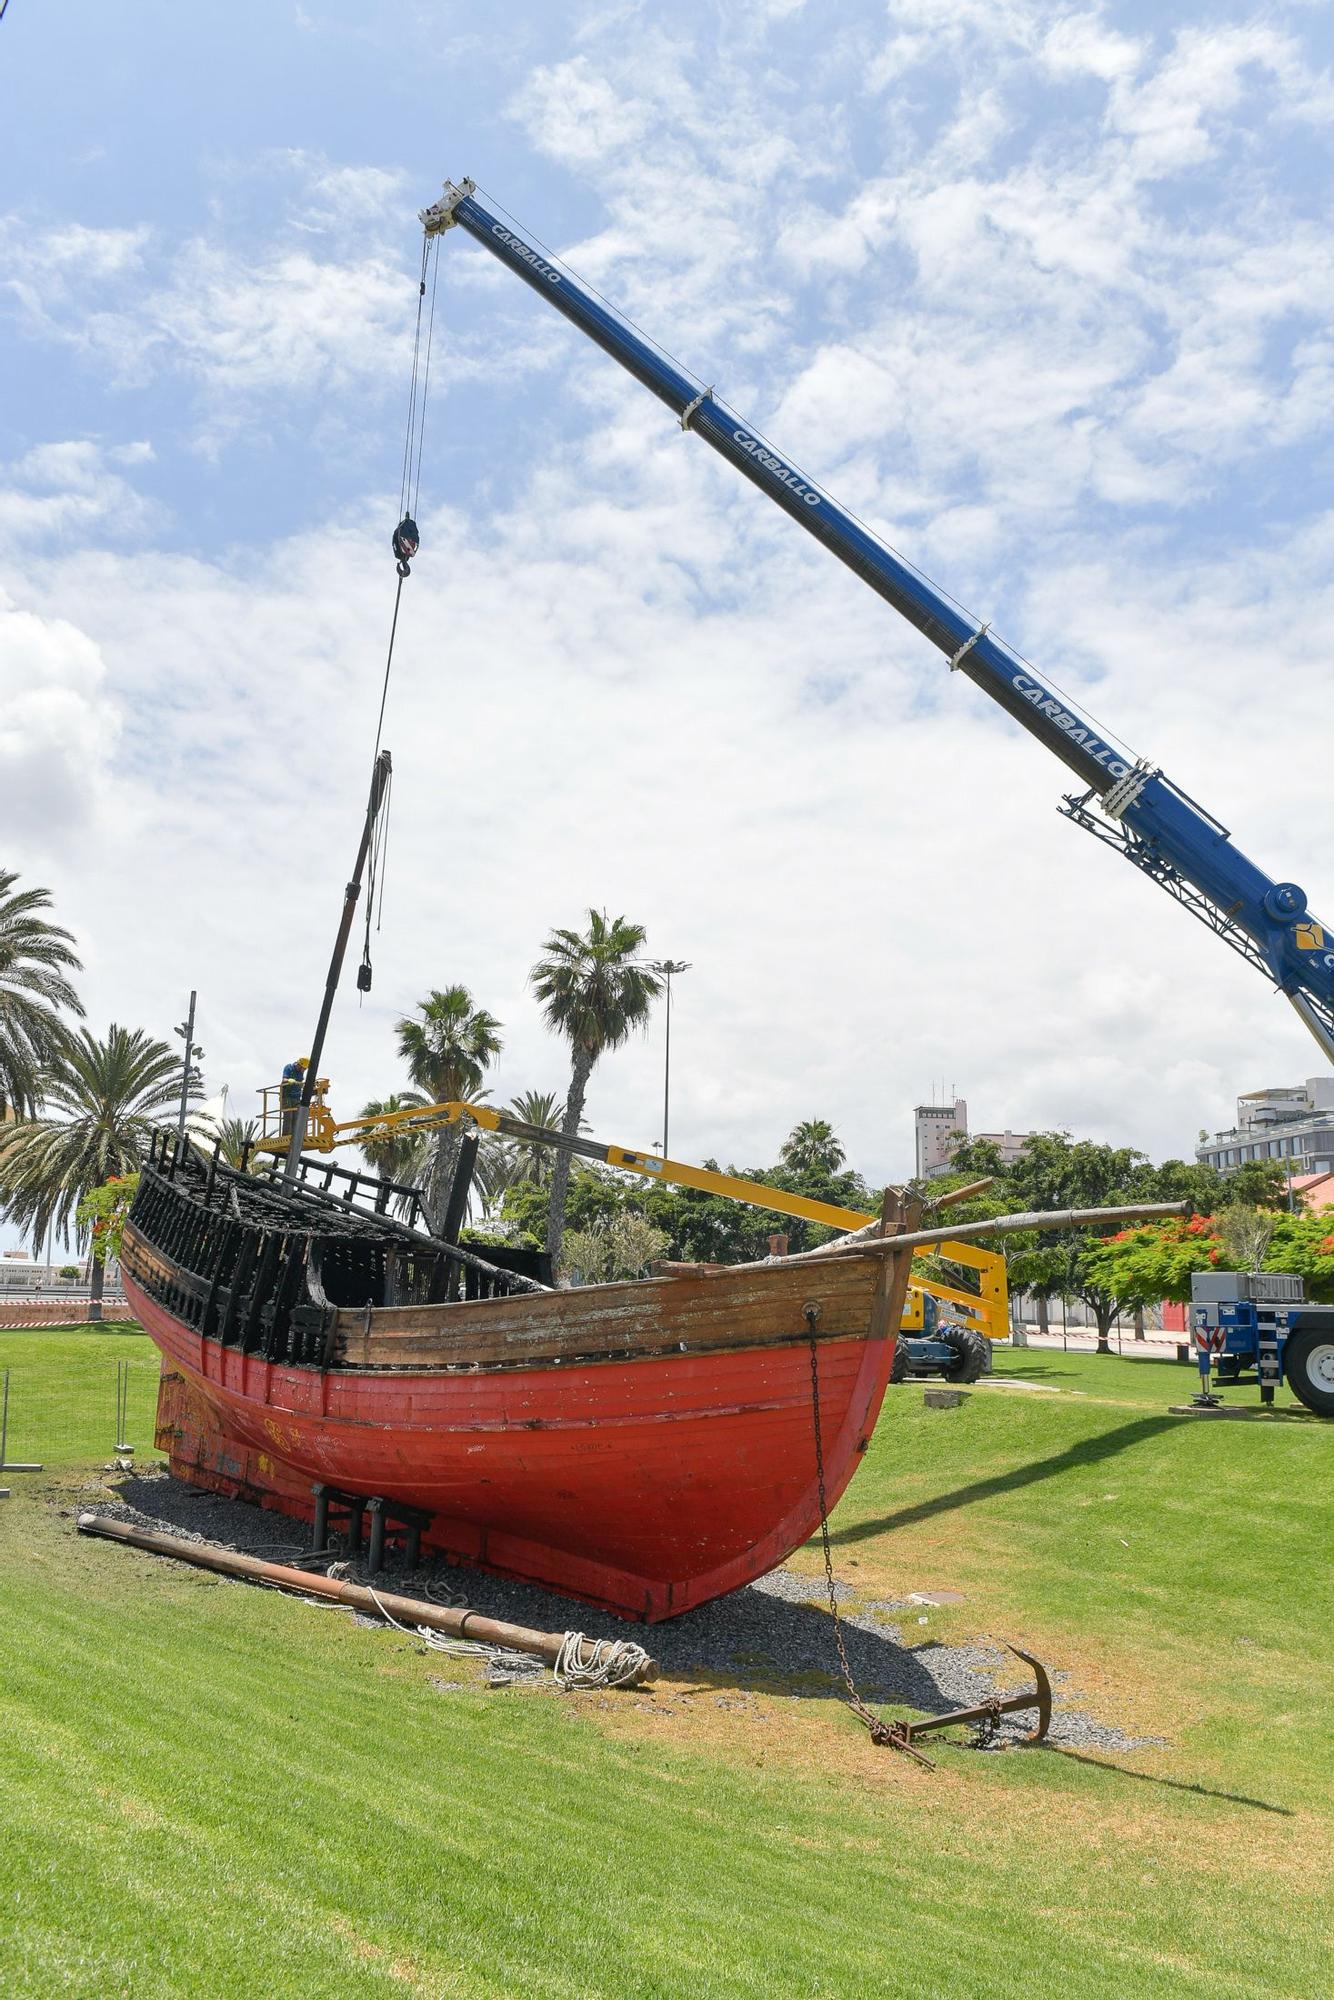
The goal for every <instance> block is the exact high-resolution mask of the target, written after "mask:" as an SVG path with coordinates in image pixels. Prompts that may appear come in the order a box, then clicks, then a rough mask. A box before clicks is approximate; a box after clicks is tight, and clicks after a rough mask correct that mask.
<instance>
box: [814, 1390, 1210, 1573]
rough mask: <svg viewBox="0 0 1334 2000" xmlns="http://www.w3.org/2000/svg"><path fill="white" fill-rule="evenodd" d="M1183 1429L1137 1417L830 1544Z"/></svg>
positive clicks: (858, 1527) (1171, 1420)
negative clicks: (1166, 1432)
mask: <svg viewBox="0 0 1334 2000" xmlns="http://www.w3.org/2000/svg"><path fill="white" fill-rule="evenodd" d="M1179 1426H1180V1418H1178V1417H1137V1418H1136V1419H1135V1421H1134V1423H1130V1424H1119V1425H1118V1426H1117V1428H1116V1429H1115V1430H1111V1431H1104V1432H1103V1433H1102V1434H1101V1436H1099V1437H1093V1438H1082V1439H1081V1440H1080V1442H1079V1443H1078V1444H1072V1445H1071V1446H1069V1448H1068V1449H1067V1450H1065V1451H1058V1452H1054V1453H1053V1454H1052V1456H1051V1457H1050V1458H1035V1459H1033V1460H1031V1461H1030V1463H1029V1464H1027V1465H1017V1466H1015V1467H1014V1468H1013V1470H1012V1471H1010V1472H998V1473H995V1474H994V1475H993V1476H992V1477H991V1478H990V1479H975V1480H973V1482H972V1483H971V1485H968V1486H956V1487H955V1489H954V1491H953V1492H952V1493H939V1494H937V1496H936V1498H935V1499H934V1500H919V1501H918V1502H917V1503H916V1505H915V1506H912V1507H900V1508H899V1509H898V1511H897V1512H896V1513H893V1514H881V1515H880V1516H879V1517H878V1518H877V1519H876V1520H874V1521H858V1522H857V1523H856V1524H855V1525H853V1526H851V1527H847V1528H836V1529H834V1530H833V1531H832V1532H831V1534H830V1537H829V1539H830V1541H831V1542H833V1543H835V1544H836V1545H837V1546H838V1547H840V1548H844V1547H847V1546H848V1545H849V1544H850V1543H852V1542H867V1541H869V1540H870V1539H871V1537H872V1536H873V1535H883V1534H885V1533H887V1532H888V1531H889V1530H891V1529H893V1528H911V1527H913V1526H915V1525H916V1523H917V1522H919V1521H929V1520H931V1519H932V1518H933V1517H934V1516H935V1515H937V1514H950V1513H953V1511H954V1510H955V1508H957V1507H971V1506H972V1505H973V1503H974V1501H976V1500H990V1499H992V1498H993V1497H994V1495H996V1494H997V1493H1015V1492H1017V1491H1018V1490H1019V1489H1020V1488H1021V1487H1024V1486H1037V1485H1040V1484H1041V1482H1042V1481H1043V1480H1044V1479H1059V1478H1060V1477H1061V1476H1062V1474H1063V1473H1067V1472H1077V1471H1079V1470H1080V1469H1081V1468H1082V1467H1084V1466H1088V1465H1100V1464H1101V1463H1102V1461H1103V1460H1104V1459H1108V1458H1116V1457H1117V1456H1118V1455H1119V1453H1121V1452H1123V1451H1130V1450H1131V1449H1132V1448H1133V1447H1134V1446H1135V1445H1139V1444H1147V1443H1148V1441H1149V1439H1150V1438H1151V1437H1156V1436H1157V1435H1158V1433H1159V1432H1160V1431H1171V1430H1176V1429H1178V1428H1179Z"/></svg>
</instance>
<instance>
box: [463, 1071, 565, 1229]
mask: <svg viewBox="0 0 1334 2000" xmlns="http://www.w3.org/2000/svg"><path fill="white" fill-rule="evenodd" d="M505 1114H506V1116H507V1117H510V1118H518V1119H520V1120H521V1121H522V1123H523V1124H525V1125H536V1126H538V1127H540V1129H541V1130H542V1131H544V1132H550V1133H551V1134H552V1135H553V1137H554V1136H555V1134H556V1133H557V1132H559V1131H560V1124H561V1119H562V1118H563V1117H564V1116H565V1106H564V1105H563V1104H562V1102H561V1100H560V1098H559V1097H558V1096H557V1095H556V1093H555V1091H554V1090H521V1091H520V1092H519V1094H518V1096H517V1097H515V1098H514V1099H513V1100H512V1101H511V1102H510V1103H509V1104H507V1105H506V1106H505ZM555 1158H556V1153H555V1148H554V1147H553V1146H549V1145H544V1144H543V1143H542V1141H541V1140H540V1139H506V1138H502V1137H501V1135H500V1134H499V1133H498V1132H484V1133H483V1134H482V1149H481V1152H480V1153H479V1154H478V1156H477V1185H478V1188H479V1189H480V1190H481V1194H482V1200H483V1202H484V1204H485V1207H486V1212H487V1214H488V1215H492V1214H494V1213H495V1212H496V1210H498V1209H499V1207H500V1206H501V1203H502V1202H503V1201H504V1198H505V1194H506V1191H507V1190H508V1189H509V1188H512V1187H537V1188H542V1187H547V1186H548V1185H549V1184H550V1181H551V1173H552V1168H553V1166H554V1164H555Z"/></svg>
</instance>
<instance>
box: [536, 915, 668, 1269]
mask: <svg viewBox="0 0 1334 2000" xmlns="http://www.w3.org/2000/svg"><path fill="white" fill-rule="evenodd" d="M645 936H646V932H645V930H644V926H643V925H642V924H632V923H628V922H627V921H626V919H625V918H624V917H610V918H609V917H608V915H607V913H606V911H605V910H601V911H599V910H590V911H589V912H588V930H587V932H586V933H583V934H581V933H580V932H579V931H569V930H559V931H553V932H552V933H551V936H550V937H549V938H548V939H547V941H546V944H545V945H544V946H543V948H542V949H543V952H544V954H545V955H544V956H543V957H542V958H539V959H538V961H537V964H536V965H535V966H534V967H533V969H532V972H531V973H530V974H529V978H530V979H531V981H532V985H533V991H534V992H535V993H536V995H537V997H538V999H539V1000H540V1001H541V1002H542V1011H543V1013H544V1014H545V1016H546V1020H547V1026H548V1027H551V1028H554V1029H555V1030H556V1031H557V1033H558V1034H562V1035H564V1036H565V1038H566V1040H567V1041H568V1042H569V1044H570V1047H571V1049H572V1051H573V1062H572V1065H571V1070H570V1088H569V1091H568V1092H567V1094H566V1098H565V1115H564V1117H563V1118H562V1119H561V1131H562V1133H563V1134H564V1135H565V1137H566V1138H567V1139H572V1138H573V1137H574V1136H575V1134H576V1133H577V1132H578V1130H579V1127H580V1124H581V1123H582V1120H583V1115H584V1097H585V1095H586V1093H587V1090H588V1079H589V1077H590V1075H591V1074H592V1071H593V1065H594V1063H595V1062H596V1061H597V1059H598V1057H599V1056H600V1055H601V1054H602V1053H603V1052H604V1050H606V1049H616V1048H619V1047H620V1046H621V1044H622V1042H625V1041H628V1040H629V1038H630V1036H631V1035H632V1034H633V1033H634V1031H635V1029H636V1028H641V1027H643V1026H644V1025H645V1023H646V1022H647V1020H648V1017H649V1010H650V1009H651V1007H652V1005H653V1002H654V1001H655V1000H656V999H657V997H658V995H659V993H660V992H661V991H662V981H661V980H660V979H659V978H658V977H657V976H656V975H655V974H654V973H652V972H650V971H649V970H648V969H647V968H646V967H645V966H643V965H639V964H636V963H635V957H634V955H635V953H636V952H638V951H642V950H643V947H644V939H645ZM570 1160H571V1155H570V1154H569V1153H567V1152H558V1153H557V1155H556V1160H555V1165H554V1167H553V1169H552V1175H551V1207H550V1210H549V1211H548V1215H547V1249H548V1250H549V1252H550V1253H551V1257H552V1261H553V1263H554V1262H558V1261H559V1258H560V1246H561V1237H562V1236H563V1234H564V1231H565V1195H566V1191H567V1189H568V1187H569V1182H570Z"/></svg>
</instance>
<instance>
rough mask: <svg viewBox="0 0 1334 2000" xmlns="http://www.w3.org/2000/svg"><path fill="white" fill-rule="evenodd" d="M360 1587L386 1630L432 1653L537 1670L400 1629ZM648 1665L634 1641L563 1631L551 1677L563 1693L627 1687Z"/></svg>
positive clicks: (418, 1630)
mask: <svg viewBox="0 0 1334 2000" xmlns="http://www.w3.org/2000/svg"><path fill="white" fill-rule="evenodd" d="M364 1588H365V1589H366V1591H367V1592H368V1594H369V1596H370V1597H371V1599H372V1601H373V1603H374V1605H375V1607H376V1609H377V1611H378V1612H379V1614H380V1616H381V1617H382V1618H383V1619H384V1621H385V1623H386V1624H387V1625H392V1626H393V1628H394V1630H395V1631H396V1632H402V1633H403V1634H404V1636H405V1637H406V1638H409V1639H413V1638H415V1639H420V1640H421V1642H422V1644H423V1645H424V1646H426V1647H427V1648H428V1649H429V1650H430V1651H431V1652H433V1653H472V1654H474V1655H475V1656H477V1657H479V1658H484V1659H487V1660H490V1661H492V1662H493V1663H494V1664H495V1665H497V1666H499V1667H503V1668H504V1669H505V1670H506V1671H507V1672H514V1671H515V1670H516V1669H527V1670H528V1671H529V1672H534V1671H538V1670H540V1662H538V1661H536V1660H535V1659H534V1657H533V1655H532V1654H531V1653H516V1652H513V1651H512V1650H511V1649H510V1648H509V1647H508V1646H484V1645H481V1644H479V1643H478V1642H477V1641H476V1640H474V1639H451V1638H448V1637H447V1636H446V1635H445V1633H443V1632H436V1631H434V1630H433V1629H432V1627H431V1626H429V1625H416V1626H411V1625H404V1624H403V1623H402V1622H401V1621H400V1620H399V1619H397V1618H395V1616H394V1614H393V1612H392V1611H391V1610H390V1609H389V1607H388V1605H387V1604H386V1603H385V1602H384V1600H383V1599H382V1598H381V1597H380V1596H379V1595H378V1593H377V1591H376V1589H375V1586H374V1584H372V1583H370V1582H367V1583H366V1584H365V1586H364ZM648 1663H649V1655H648V1654H647V1652H645V1650H644V1648H643V1647H642V1646H639V1645H636V1644H635V1642H634V1640H633V1639H589V1638H587V1637H585V1635H584V1634H583V1633H582V1632H567V1633H566V1634H565V1637H564V1638H563V1639H562V1641H561V1647H560V1651H559V1653H558V1654H557V1655H556V1660H555V1664H554V1666H553V1668H552V1672H553V1673H554V1675H555V1677H556V1679H557V1681H558V1682H559V1683H560V1685H561V1686H562V1687H565V1688H614V1687H626V1686H628V1685H629V1684H630V1683H631V1682H633V1681H636V1680H637V1679H638V1678H639V1677H640V1675H641V1674H642V1673H643V1672H644V1669H645V1668H646V1667H647V1666H648Z"/></svg>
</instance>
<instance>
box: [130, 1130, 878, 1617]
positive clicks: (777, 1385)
mask: <svg viewBox="0 0 1334 2000" xmlns="http://www.w3.org/2000/svg"><path fill="white" fill-rule="evenodd" d="M395 1192H396V1191H395V1190H394V1189H393V1188H392V1186H391V1184H388V1183H382V1182H376V1181H373V1180H371V1179H369V1178H368V1176H366V1175H364V1174H360V1175H359V1174H354V1173H351V1172H349V1171H348V1170H346V1169H343V1168H339V1167H335V1166H333V1165H331V1164H325V1163H322V1162H313V1161H309V1160H307V1161H303V1162H302V1164H301V1167H300V1170H299V1171H298V1172H297V1173H296V1174H295V1175H294V1176H293V1177H292V1178H287V1177H280V1176H278V1175H277V1174H274V1175H272V1176H267V1175H263V1174H261V1175H254V1174H246V1173H239V1172H236V1171H234V1170H233V1169H231V1168H229V1167H227V1166H226V1165H224V1164H223V1163H222V1162H221V1161H220V1160H219V1159H218V1158H217V1157H216V1155H215V1157H214V1158H213V1159H212V1160H211V1161H210V1160H208V1159H207V1158H206V1157H205V1156H204V1155H203V1154H202V1153H201V1152H200V1151H199V1150H198V1149H197V1148H196V1147H195V1146H194V1145H193V1144H191V1143H190V1142H189V1141H188V1140H184V1141H179V1140H173V1139H171V1138H169V1137H165V1136H164V1137H163V1138H162V1139H161V1140H160V1141H159V1142H158V1144H157V1145H156V1146H155V1147H154V1149H153V1152H152V1154H151V1156H150V1158H149V1160H148V1162H147V1163H146V1165H145V1168H144V1170H143V1174H142V1178H141V1182H140V1186H139V1190H138V1193H137V1196H136V1198H135V1201H134V1204H133V1207H132V1210H131V1213H130V1216H129V1219H128V1221H127V1224H126V1227H125V1232H124V1241H123V1247H122V1253H121V1267H122V1273H123V1277H124V1283H125V1291H126V1295H127V1297H128V1299H129V1301H130V1304H131V1306H132V1307H133V1309H134V1311H135V1313H136V1315H137V1317H138V1318H139V1319H140V1320H141V1321H142V1323H143V1325H144V1327H145V1328H146V1329H147V1331H148V1332H149V1334H150V1335H151V1336H152V1338H153V1340H154V1341H155V1342H156V1344H157V1346H158V1347H159V1349H160V1350H161V1353H162V1357H163V1383H162V1391H161V1396H160V1402H159V1430H158V1443H159V1445H160V1447H161V1448H163V1449H164V1450H165V1451H166V1452H167V1453H168V1456H169V1459H170V1464H171V1469H172V1471H173V1472H174V1473H175V1474H177V1476H178V1477H180V1478H182V1479H185V1480H187V1481H189V1482H190V1483H192V1484H194V1485H197V1486H204V1487H208V1488H212V1489H213V1490H214V1491H217V1492H220V1493H225V1494H228V1495H232V1496H234V1497H240V1498H245V1499H249V1500H256V1501H259V1502H261V1503H262V1504H263V1505H265V1506H268V1507H274V1508H277V1509H279V1510H281V1511H282V1512H284V1513H288V1514H292V1515H295V1516H298V1517H304V1518H306V1519H310V1518H312V1517H313V1515H314V1512H315V1505H316V1489H317V1488H319V1487H326V1488H333V1489H335V1490H337V1491H340V1492H344V1493H353V1494H359V1495H365V1496H375V1497H376V1498H377V1500H380V1501H383V1502H387V1503H389V1504H396V1505H399V1506H401V1507H404V1508H409V1509H412V1510H414V1511H416V1512H419V1513H420V1515H421V1516H423V1517H424V1526H423V1536H424V1540H425V1542H426V1543H427V1545H428V1546H430V1547H432V1548H434V1549H436V1550H438V1551H440V1552H442V1553H443V1554H445V1555H446V1556H448V1557H449V1558H451V1559H454V1560H457V1561H461V1562H467V1563H473V1564H478V1565H480V1566H482V1567H485V1568H488V1569H492V1570H496V1571H499V1572H501V1573H503V1574H505V1575H508V1576H514V1577H520V1578H524V1579H528V1580H531V1581H533V1582H536V1583H540V1584H544V1585H547V1586H549V1587H551V1588H553V1589H556V1590H560V1591H563V1592H566V1593H568V1594H570V1595H572V1596H575V1597H579V1598H583V1599H586V1600H588V1601H589V1602H591V1603H594V1604H597V1605H600V1606H604V1607H605V1608H606V1609H608V1610H611V1611H614V1612H617V1613H619V1614H621V1615H622V1616H624V1617H627V1618H636V1619H642V1620H646V1621H650V1622H652V1621H655V1620H658V1619H662V1618H668V1617H671V1616H673V1615H675V1614H677V1613H679V1612H683V1611H687V1610H689V1609H691V1608H692V1607H693V1606H695V1605H698V1604H702V1603H705V1602H706V1601H707V1600H708V1599H710V1598H713V1597H717V1596H720V1595H721V1594H722V1593H723V1592H725V1591H730V1590H735V1589H736V1588H738V1587H739V1586H740V1585H742V1584H745V1583H748V1582H750V1581H751V1580H752V1579H753V1578H755V1577H757V1576H760V1575H762V1574H763V1573H764V1572H765V1571H767V1570H769V1569H772V1568H773V1567H774V1566H775V1565H776V1564H778V1563H781V1562H782V1561H783V1559H784V1558H785V1557H786V1556H787V1555H789V1554H790V1553H791V1552H792V1550H794V1549H796V1548H798V1547H799V1546H800V1545H801V1544H802V1543H803V1542H805V1541H806V1540H807V1539H808V1538H809V1536H810V1535H812V1534H813V1533H814V1532H815V1530H816V1529H817V1528H818V1527H819V1524H820V1519H821V1511H822V1507H823V1508H832V1507H833V1506H834V1504H835V1503H836V1501H837V1500H838V1499H839V1497H840V1495H841V1494H842V1493H843V1491H844V1489H845V1487H846V1486H847V1484H848V1481H849V1480H850V1479H851V1477H852V1475H853V1472H854V1471H855V1469H856V1467H857V1465H858V1463H859V1460H860V1458H861V1455H862V1453H863V1452H865V1450H866V1448H867V1446H868V1444H869V1442H870V1439H871V1434H872V1431H873V1430H874V1428H875V1422H876V1418H877V1415H878V1414H879V1410H880V1405H881V1401H882V1398H883V1396H884V1393H885V1389H886V1385H887V1383H888V1382H889V1379H890V1371H891V1367H892V1364H893V1359H894V1349H895V1335H896V1331H897V1328H898V1324H899V1318H900V1314H901V1312H902V1309H903V1302H904V1296H905V1291H906V1288H907V1283H908V1268H909V1263H910V1260H911V1255H912V1252H911V1249H909V1248H907V1247H906V1246H905V1247H904V1248H903V1249H902V1250H896V1249H894V1248H891V1247H890V1245H889V1244H887V1243H884V1242H883V1241H882V1240H879V1239H882V1238H883V1236H884V1234H885V1233H886V1232H888V1233H889V1234H890V1236H891V1237H892V1235H893V1233H894V1232H895V1231H896V1230H898V1229H901V1228H902V1227H903V1226H904V1225H905V1224H910V1223H911V1222H912V1221H914V1220H915V1219H916V1215H915V1209H913V1208H906V1209H905V1208H901V1207H899V1205H898V1204H897V1203H896V1202H895V1201H894V1199H893V1198H890V1199H888V1200H887V1202H886V1213H885V1216H884V1218H883V1219H882V1223H881V1226H880V1228H879V1229H878V1230H875V1231H874V1232H873V1233H871V1234H870V1235H868V1236H867V1238H866V1239H865V1241H864V1243H853V1244H849V1245H848V1246H846V1248H845V1249H843V1250H841V1251H840V1252H839V1253H838V1254H833V1255H827V1256H818V1255H817V1256H812V1255H809V1254H808V1255H807V1256H806V1257H794V1258H787V1259H774V1260H770V1261H768V1262H765V1263H761V1264H752V1265H744V1266H736V1267H731V1268H725V1269H718V1268H716V1267H712V1268H711V1267H685V1268H682V1267H674V1271H673V1274H672V1275H670V1276H664V1277H658V1278H648V1279H643V1280H637V1281H634V1282H629V1283H617V1284H604V1285H594V1286H584V1287H579V1288H576V1289H567V1290H556V1289H553V1288H552V1287H551V1285H550V1283H549V1279H550V1271H549V1268H548V1267H547V1265H546V1260H545V1258H544V1257H543V1256H541V1255H540V1254H539V1253H536V1252H525V1251H522V1250H506V1251H488V1253H487V1255H486V1256H485V1257H483V1256H480V1255H478V1254H476V1253H475V1252H473V1251H471V1250H469V1249H466V1248H464V1247H462V1246H460V1245H459V1244H457V1243H454V1242H449V1241H446V1240H443V1239H442V1238H439V1237H435V1236H433V1235H430V1234H428V1233H427V1232H426V1231H425V1230H423V1229H420V1228H417V1227H414V1226H412V1225H411V1224H410V1223H406V1222H402V1221H398V1220H396V1219H394V1218H393V1217H392V1216H391V1215H390V1213H389V1212H388V1210H389V1204H390V1201H391V1199H392V1198H393V1195H394V1193H395ZM817 1402H818V1412H819V1433H818V1434H819V1452H818V1454H817V1444H816V1436H817V1433H816V1408H817ZM822 1488H823V1491H822Z"/></svg>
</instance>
